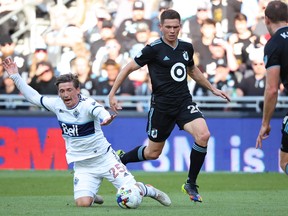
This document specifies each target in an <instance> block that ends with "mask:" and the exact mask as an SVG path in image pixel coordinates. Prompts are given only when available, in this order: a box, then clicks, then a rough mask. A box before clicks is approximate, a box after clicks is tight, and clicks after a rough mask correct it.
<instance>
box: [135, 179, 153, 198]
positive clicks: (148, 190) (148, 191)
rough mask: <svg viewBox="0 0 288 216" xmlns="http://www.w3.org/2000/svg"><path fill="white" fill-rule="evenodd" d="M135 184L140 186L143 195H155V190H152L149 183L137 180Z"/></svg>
mask: <svg viewBox="0 0 288 216" xmlns="http://www.w3.org/2000/svg"><path fill="white" fill-rule="evenodd" d="M136 185H137V186H138V187H139V188H140V190H141V191H142V193H143V196H144V197H145V196H148V197H155V196H156V191H155V190H154V188H153V187H151V186H149V185H145V184H143V183H142V182H137V183H136Z"/></svg>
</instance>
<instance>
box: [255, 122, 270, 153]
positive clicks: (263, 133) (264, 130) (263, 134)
mask: <svg viewBox="0 0 288 216" xmlns="http://www.w3.org/2000/svg"><path fill="white" fill-rule="evenodd" d="M270 131H271V126H270V125H268V126H264V125H262V126H261V129H260V131H259V134H258V137H257V140H256V146H255V147H256V148H262V140H264V139H267V138H268V137H269V134H270Z"/></svg>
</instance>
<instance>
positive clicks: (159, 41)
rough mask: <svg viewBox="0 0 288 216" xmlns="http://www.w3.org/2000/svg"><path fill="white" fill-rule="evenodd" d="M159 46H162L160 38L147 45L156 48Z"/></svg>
mask: <svg viewBox="0 0 288 216" xmlns="http://www.w3.org/2000/svg"><path fill="white" fill-rule="evenodd" d="M161 44H163V41H162V40H161V39H160V38H158V39H156V40H154V41H152V42H151V43H149V44H148V45H149V46H150V47H157V46H159V45H161Z"/></svg>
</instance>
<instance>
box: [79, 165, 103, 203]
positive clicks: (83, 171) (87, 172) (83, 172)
mask: <svg viewBox="0 0 288 216" xmlns="http://www.w3.org/2000/svg"><path fill="white" fill-rule="evenodd" d="M75 163H76V164H77V162H75ZM83 166H84V164H83V163H82V164H81V165H79V164H77V165H76V166H75V168H74V199H78V198H80V197H85V196H89V197H94V195H95V194H97V192H98V190H99V187H100V184H101V182H102V178H101V177H99V178H98V177H96V176H95V173H93V171H92V169H91V168H90V169H89V168H88V167H89V166H88V167H85V166H84V167H83Z"/></svg>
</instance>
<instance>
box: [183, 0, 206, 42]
mask: <svg viewBox="0 0 288 216" xmlns="http://www.w3.org/2000/svg"><path fill="white" fill-rule="evenodd" d="M210 9H211V8H210V2H208V1H197V12H196V14H195V15H193V16H192V17H190V18H188V19H186V20H185V21H184V22H183V27H182V32H181V37H182V38H183V39H185V40H187V41H190V42H193V44H194V41H199V40H200V39H201V32H200V28H201V25H202V23H203V21H204V20H205V19H207V18H209V17H211V10H210Z"/></svg>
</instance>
